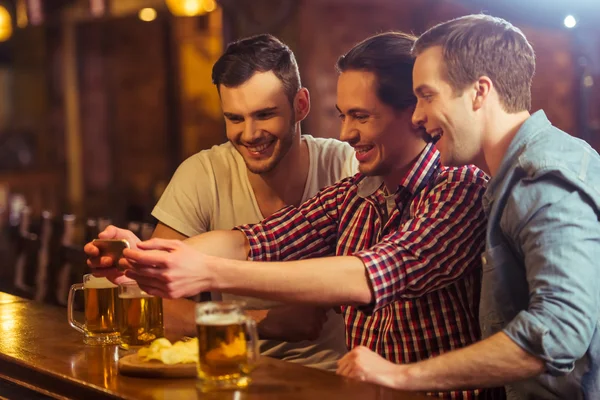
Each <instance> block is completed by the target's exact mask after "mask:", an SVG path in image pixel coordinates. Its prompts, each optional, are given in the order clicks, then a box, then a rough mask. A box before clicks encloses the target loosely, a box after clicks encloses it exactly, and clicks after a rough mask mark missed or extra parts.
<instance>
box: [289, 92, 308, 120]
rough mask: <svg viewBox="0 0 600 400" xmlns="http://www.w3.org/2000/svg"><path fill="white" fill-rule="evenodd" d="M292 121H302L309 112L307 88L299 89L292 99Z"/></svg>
mask: <svg viewBox="0 0 600 400" xmlns="http://www.w3.org/2000/svg"><path fill="white" fill-rule="evenodd" d="M293 111H294V119H295V121H296V123H298V122H300V121H302V120H304V118H306V116H307V115H308V113H309V112H310V93H308V89H307V88H301V89H300V90H298V93H296V97H294V110H293Z"/></svg>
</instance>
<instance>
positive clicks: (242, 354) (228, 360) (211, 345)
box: [196, 301, 259, 391]
mask: <svg viewBox="0 0 600 400" xmlns="http://www.w3.org/2000/svg"><path fill="white" fill-rule="evenodd" d="M242 308H243V303H241V302H230V301H226V302H205V303H200V304H197V305H196V329H197V331H198V360H199V362H198V378H199V379H200V385H199V388H200V389H201V390H202V391H210V390H219V389H243V388H245V387H247V386H248V384H249V383H250V376H249V374H250V372H251V371H252V370H253V369H254V367H255V364H256V362H257V360H258V354H259V352H258V335H257V333H256V322H255V321H254V320H252V319H250V318H248V317H247V316H245V315H244V313H243V310H242Z"/></svg>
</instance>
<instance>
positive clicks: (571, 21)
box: [565, 15, 577, 28]
mask: <svg viewBox="0 0 600 400" xmlns="http://www.w3.org/2000/svg"><path fill="white" fill-rule="evenodd" d="M575 25H577V20H576V19H575V17H574V16H572V15H567V16H566V17H565V26H566V27H567V28H575Z"/></svg>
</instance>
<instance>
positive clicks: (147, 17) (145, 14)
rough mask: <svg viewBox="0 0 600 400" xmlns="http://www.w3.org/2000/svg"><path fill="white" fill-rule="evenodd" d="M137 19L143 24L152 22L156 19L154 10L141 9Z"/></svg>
mask: <svg viewBox="0 0 600 400" xmlns="http://www.w3.org/2000/svg"><path fill="white" fill-rule="evenodd" d="M138 17H139V19H141V20H142V21H145V22H150V21H154V20H155V19H156V10H155V9H154V8H142V9H141V10H140V12H139V13H138Z"/></svg>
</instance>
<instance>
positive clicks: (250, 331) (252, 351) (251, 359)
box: [244, 318, 260, 368]
mask: <svg viewBox="0 0 600 400" xmlns="http://www.w3.org/2000/svg"><path fill="white" fill-rule="evenodd" d="M244 325H245V327H246V337H247V338H250V339H249V340H248V339H247V345H246V348H247V351H248V366H249V367H250V368H254V367H255V366H256V364H257V363H258V356H259V354H260V350H259V347H258V331H257V330H256V321H255V320H253V319H252V318H246V319H245V321H244Z"/></svg>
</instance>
